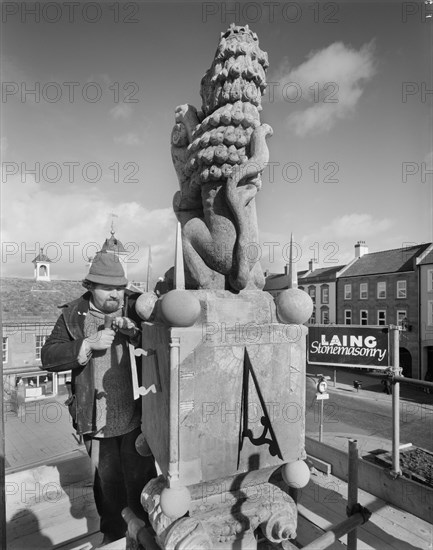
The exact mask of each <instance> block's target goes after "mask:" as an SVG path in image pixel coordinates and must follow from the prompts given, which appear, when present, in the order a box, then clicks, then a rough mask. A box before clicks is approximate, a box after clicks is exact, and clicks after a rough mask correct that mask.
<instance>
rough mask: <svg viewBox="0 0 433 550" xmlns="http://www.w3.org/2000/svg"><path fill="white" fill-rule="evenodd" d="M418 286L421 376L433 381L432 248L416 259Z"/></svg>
mask: <svg viewBox="0 0 433 550" xmlns="http://www.w3.org/2000/svg"><path fill="white" fill-rule="evenodd" d="M417 266H418V270H419V288H420V298H421V300H420V335H419V339H420V363H421V378H422V379H423V380H429V381H430V382H431V381H433V250H431V249H430V248H428V249H427V250H426V251H425V252H424V253H423V254H421V256H420V257H419V258H418V259H417Z"/></svg>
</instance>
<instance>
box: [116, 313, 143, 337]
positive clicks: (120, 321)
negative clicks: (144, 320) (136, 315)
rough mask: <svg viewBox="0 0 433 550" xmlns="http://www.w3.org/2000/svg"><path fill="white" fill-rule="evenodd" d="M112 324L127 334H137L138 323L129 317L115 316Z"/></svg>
mask: <svg viewBox="0 0 433 550" xmlns="http://www.w3.org/2000/svg"><path fill="white" fill-rule="evenodd" d="M111 326H112V328H113V329H114V330H118V331H119V332H121V333H122V334H126V336H135V334H137V331H138V328H137V325H136V324H135V323H134V321H132V320H131V319H130V318H129V317H114V319H113V323H112V325H111Z"/></svg>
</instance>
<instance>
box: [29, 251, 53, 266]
mask: <svg viewBox="0 0 433 550" xmlns="http://www.w3.org/2000/svg"><path fill="white" fill-rule="evenodd" d="M36 262H46V263H52V262H51V260H50V259H49V258H48V256H47V255H46V254H44V253H43V250H42V248H41V251H40V253H39V254H38V255H37V256H36V258H35V259H34V260H32V263H33V264H35V263H36Z"/></svg>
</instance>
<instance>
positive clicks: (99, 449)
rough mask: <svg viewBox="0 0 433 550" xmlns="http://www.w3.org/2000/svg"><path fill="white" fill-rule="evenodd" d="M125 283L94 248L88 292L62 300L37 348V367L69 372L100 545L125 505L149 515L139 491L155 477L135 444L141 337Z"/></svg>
mask: <svg viewBox="0 0 433 550" xmlns="http://www.w3.org/2000/svg"><path fill="white" fill-rule="evenodd" d="M127 283H128V281H127V279H126V278H125V273H124V271H123V267H122V264H121V262H120V260H119V258H118V256H116V255H115V254H112V253H110V252H99V253H98V254H97V255H96V256H95V259H94V260H93V262H92V265H91V266H90V270H89V273H88V275H87V277H86V279H85V280H84V281H83V286H84V288H86V289H87V292H86V293H85V294H84V295H83V296H81V298H78V299H77V300H74V301H73V302H70V303H69V304H65V305H64V306H61V307H62V308H63V310H62V314H61V315H60V317H59V319H58V320H57V323H56V325H55V327H54V329H53V331H52V333H51V335H50V336H49V337H48V339H47V341H46V343H45V345H44V346H43V348H42V352H41V359H42V368H44V369H46V370H48V371H51V372H61V371H67V370H71V372H72V380H71V397H70V398H69V399H68V402H67V403H68V405H69V411H70V413H71V415H72V419H73V424H74V427H75V429H76V430H77V433H78V434H80V435H82V436H83V438H84V443H85V446H86V449H87V452H88V453H89V456H90V458H91V460H92V464H93V466H94V468H95V480H94V486H93V490H94V495H95V502H96V507H97V510H98V513H99V515H100V518H101V523H100V529H101V532H102V533H103V535H104V539H103V544H107V543H109V542H112V541H114V540H117V539H119V538H122V537H124V536H125V531H126V523H125V522H124V520H123V519H122V517H121V511H122V509H123V508H124V507H125V506H129V508H131V509H132V511H133V512H134V513H135V514H136V515H137V516H138V517H140V518H142V519H143V520H146V517H145V513H144V510H143V508H142V506H141V504H140V494H141V491H142V489H143V487H144V486H145V484H146V483H147V482H148V481H149V480H150V479H152V478H153V477H156V469H155V463H154V459H153V456H152V455H151V453H150V451H148V452H145V451H144V452H143V451H142V446H141V447H140V446H139V445H137V446H136V440H137V437H138V436H140V439H139V441H142V439H143V438H142V436H141V406H140V405H141V400H140V399H138V400H136V401H134V397H133V387H132V376H131V363H130V354H129V349H128V344H129V343H139V342H140V330H139V328H138V327H139V326H140V319H139V317H138V316H137V313H136V312H135V307H134V305H135V297H134V295H132V294H130V292H129V291H128V290H126V286H127ZM134 368H135V365H134ZM137 449H138V450H139V451H140V452H141V454H140V453H139V452H138V451H137ZM147 449H148V448H147ZM142 455H145V456H142Z"/></svg>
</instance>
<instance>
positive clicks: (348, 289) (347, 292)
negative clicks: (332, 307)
mask: <svg viewBox="0 0 433 550" xmlns="http://www.w3.org/2000/svg"><path fill="white" fill-rule="evenodd" d="M344 299H345V300H351V299H352V285H344Z"/></svg>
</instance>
